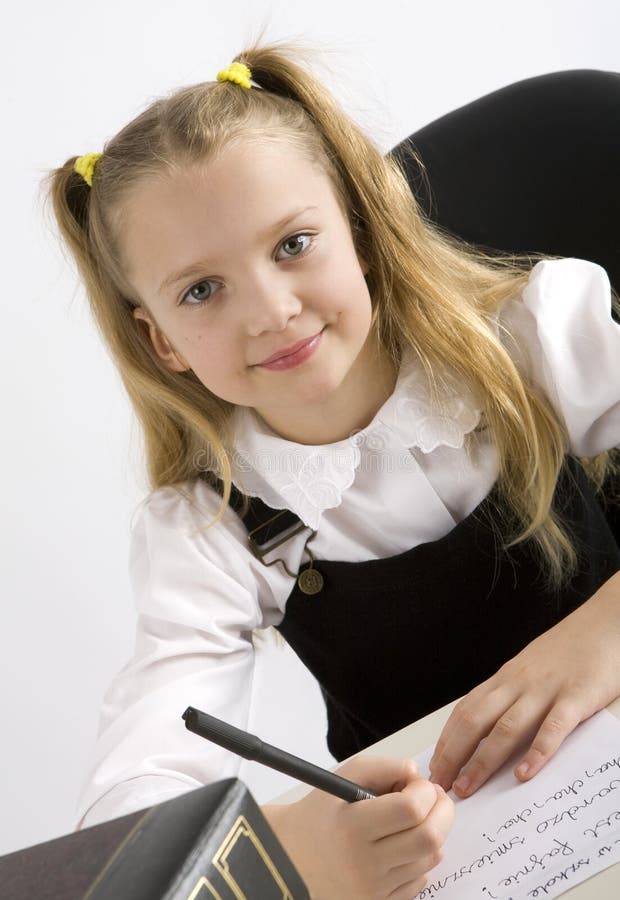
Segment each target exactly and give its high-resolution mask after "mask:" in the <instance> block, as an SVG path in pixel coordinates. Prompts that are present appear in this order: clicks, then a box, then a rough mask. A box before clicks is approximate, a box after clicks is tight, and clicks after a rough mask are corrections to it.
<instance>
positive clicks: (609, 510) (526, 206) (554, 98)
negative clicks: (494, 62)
mask: <svg viewBox="0 0 620 900" xmlns="http://www.w3.org/2000/svg"><path fill="white" fill-rule="evenodd" d="M409 147H413V149H414V150H415V151H416V153H417V155H418V156H419V158H420V159H421V160H422V163H423V165H424V167H425V170H426V176H427V180H428V184H429V185H430V192H429V190H428V187H427V183H426V180H425V179H424V178H423V176H422V174H421V172H420V168H419V166H418V165H417V163H416V162H415V159H413V158H412V157H411V155H410V154H409V153H408V152H407V151H408V149H409ZM391 152H392V154H393V155H394V156H395V157H396V158H398V159H400V160H401V162H402V163H403V165H404V167H405V170H406V172H407V177H408V180H409V183H410V185H411V189H412V192H413V193H414V195H415V196H416V198H417V199H418V200H419V202H420V204H421V206H422V208H423V209H424V210H425V211H426V212H427V214H428V215H429V217H430V218H431V219H432V220H433V221H434V222H436V223H437V224H439V225H441V226H442V228H444V229H446V230H448V231H450V232H451V233H453V234H455V235H457V236H458V237H460V238H463V239H464V240H466V241H467V242H468V243H470V244H476V245H480V246H482V247H485V248H492V249H497V250H503V251H507V252H509V253H528V252H542V253H547V254H549V255H553V256H574V257H578V258H581V259H590V260H593V261H594V262H597V263H599V264H600V265H601V266H603V267H604V268H605V269H606V271H607V273H608V275H609V278H610V281H611V283H612V285H613V287H614V288H615V290H616V293H619V294H620V73H617V72H601V71H596V70H589V69H584V70H576V71H567V72H554V73H551V74H549V75H540V76H538V77H535V78H527V79H525V80H524V81H519V82H516V83H515V84H511V85H509V86H508V87H505V88H501V89H500V90H498V91H494V92H493V93H491V94H488V95H486V96H484V97H482V98H480V99H479V100H475V101H474V102H473V103H469V104H467V105H466V106H463V107H461V108H460V109H457V110H455V111H454V112H451V113H448V115H445V116H442V118H440V119H437V120H436V121H435V122H432V123H431V124H430V125H427V126H425V127H424V128H422V129H420V130H419V131H417V132H415V133H414V134H412V135H411V136H410V137H408V138H406V139H405V140H404V141H402V142H401V143H400V144H398V145H397V146H396V147H395V148H394V149H393V150H392V151H391ZM604 494H605V496H606V497H607V498H608V501H607V502H606V505H605V514H606V516H607V519H608V521H609V523H610V526H611V528H612V530H613V532H614V534H615V537H616V541H618V543H619V544H620V504H619V503H618V502H617V501H618V499H620V473H619V474H618V475H616V476H612V477H610V478H609V479H608V481H607V482H606V484H605V486H604Z"/></svg>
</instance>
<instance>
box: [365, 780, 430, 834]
mask: <svg viewBox="0 0 620 900" xmlns="http://www.w3.org/2000/svg"><path fill="white" fill-rule="evenodd" d="M436 802H437V791H436V787H435V785H434V784H431V782H430V781H427V780H426V779H425V778H417V779H416V780H415V781H413V782H411V784H409V785H407V787H406V788H405V789H404V790H402V791H399V792H396V793H392V794H384V795H383V796H381V797H377V798H376V799H375V800H361V801H359V802H357V803H355V804H354V807H355V809H353V808H352V807H350V815H355V817H356V819H357V825H358V827H359V828H361V829H363V830H364V834H365V836H366V838H367V839H368V840H369V841H381V840H382V839H383V838H385V837H388V836H391V835H394V834H398V833H399V832H401V831H409V830H410V829H412V828H417V826H418V825H421V824H422V823H423V822H424V821H425V819H426V818H427V816H428V815H429V813H430V811H431V810H432V808H433V806H434V805H435V803H436Z"/></svg>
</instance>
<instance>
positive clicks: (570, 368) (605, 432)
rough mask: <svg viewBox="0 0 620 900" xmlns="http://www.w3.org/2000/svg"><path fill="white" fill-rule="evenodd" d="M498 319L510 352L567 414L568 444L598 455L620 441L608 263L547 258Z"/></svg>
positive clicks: (618, 367)
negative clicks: (520, 294) (602, 266)
mask: <svg viewBox="0 0 620 900" xmlns="http://www.w3.org/2000/svg"><path fill="white" fill-rule="evenodd" d="M499 322H500V334H501V335H502V337H503V339H504V341H505V344H506V347H507V349H508V351H509V353H510V354H511V355H512V356H513V358H514V359H515V361H516V362H517V364H518V365H520V366H521V367H522V368H523V369H524V370H525V372H526V374H527V375H528V376H529V377H531V378H532V379H533V380H534V381H535V382H536V383H537V384H538V385H539V386H540V387H541V388H542V389H543V391H544V392H545V393H546V395H547V397H548V398H549V400H550V401H551V403H552V404H553V406H554V408H555V410H556V412H558V413H559V415H560V416H561V418H562V419H563V421H564V423H565V425H566V429H567V432H568V437H569V442H570V447H569V448H568V449H570V451H571V452H573V453H575V454H576V455H577V456H594V455H596V454H597V453H601V452H603V451H604V450H610V449H611V448H612V447H618V446H620V326H619V325H618V324H617V323H616V322H615V321H614V320H613V319H612V316H611V288H610V284H609V278H608V276H607V273H606V272H605V270H604V269H603V268H601V266H599V265H597V264H596V263H592V262H587V261H585V260H581V259H560V260H543V261H541V262H539V263H537V264H536V265H535V266H534V268H533V269H532V272H531V275H530V279H529V281H528V283H527V285H526V287H525V288H524V290H523V292H522V296H521V297H519V298H516V299H514V300H510V301H508V302H507V303H505V304H504V306H503V307H502V310H501V313H500V318H499Z"/></svg>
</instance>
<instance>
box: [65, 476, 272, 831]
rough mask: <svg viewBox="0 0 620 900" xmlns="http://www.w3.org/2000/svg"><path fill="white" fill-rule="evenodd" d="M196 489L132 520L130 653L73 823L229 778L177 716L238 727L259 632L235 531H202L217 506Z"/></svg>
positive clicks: (239, 532)
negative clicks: (191, 713) (204, 715)
mask: <svg viewBox="0 0 620 900" xmlns="http://www.w3.org/2000/svg"><path fill="white" fill-rule="evenodd" d="M202 490H203V493H202V496H201V497H199V498H198V502H196V500H197V498H196V496H195V495H194V497H193V498H192V497H190V498H188V497H184V496H182V494H181V493H180V492H179V490H178V489H177V488H172V487H171V488H164V489H162V490H160V491H157V492H155V493H154V494H152V495H151V496H150V497H149V498H147V500H146V501H144V502H143V504H142V505H141V507H139V508H138V511H137V514H136V516H135V517H134V525H133V528H132V535H131V545H130V575H131V580H132V586H133V591H134V596H135V601H136V604H137V611H138V623H137V634H136V643H135V651H134V655H133V659H132V660H131V662H129V664H128V665H127V666H125V668H124V669H123V670H122V671H121V672H120V673H119V674H118V675H117V676H116V678H115V679H114V681H113V683H112V685H111V686H110V688H109V690H108V691H107V694H106V696H105V699H104V705H103V709H102V715H101V722H100V733H99V738H98V741H97V745H96V748H95V759H94V765H93V768H92V771H91V772H90V775H89V777H88V780H87V783H86V786H85V788H84V791H83V793H82V796H81V799H80V804H79V827H82V826H86V825H92V824H95V823H96V822H99V821H103V820H105V819H109V818H113V817H115V816H119V815H123V814H125V813H128V812H132V811H134V810H137V809H141V808H144V807H147V806H150V805H152V804H154V803H159V802H161V801H163V800H166V799H169V798H170V797H172V796H174V795H176V794H179V793H182V792H183V791H186V790H190V789H192V788H196V787H199V786H200V785H203V784H206V783H208V782H209V781H213V780H214V779H218V778H226V777H229V776H231V775H235V774H237V770H238V767H239V761H238V760H237V758H236V757H234V756H233V755H232V754H229V753H226V752H225V751H223V750H221V749H220V748H219V747H216V746H215V745H212V744H210V743H209V742H207V741H204V740H202V739H201V738H199V737H197V736H196V735H194V734H192V733H190V732H188V731H187V730H186V729H185V726H184V723H183V721H182V718H181V715H182V713H183V711H184V709H185V708H186V707H187V706H190V705H191V706H196V707H198V708H199V709H204V710H206V711H208V712H210V713H211V714H213V715H216V716H220V717H221V718H224V719H226V720H227V721H229V722H231V723H233V724H236V725H237V726H239V727H241V728H244V727H247V719H248V714H249V708H250V700H251V693H252V682H253V672H254V651H253V644H252V630H253V629H254V628H258V627H262V626H263V625H264V624H265V616H264V612H263V610H261V607H260V604H259V600H258V596H257V593H258V590H259V586H258V582H257V579H256V577H255V575H254V574H253V572H252V568H251V565H250V564H249V560H248V558H247V557H248V556H250V554H249V551H248V550H247V549H246V543H247V542H246V540H245V529H244V526H243V524H242V522H241V521H240V519H239V518H238V516H237V515H236V514H235V513H233V512H232V511H231V510H230V509H227V510H226V512H225V514H224V518H223V520H222V522H220V523H218V524H217V525H215V526H213V527H211V528H207V527H206V526H207V525H208V524H209V522H210V521H211V520H212V519H213V516H214V513H215V512H216V511H217V509H218V507H219V498H215V494H214V492H212V491H211V490H210V489H209V488H207V486H204V488H203V489H202ZM209 494H211V495H212V496H211V497H209ZM266 624H273V623H272V622H267V623H266Z"/></svg>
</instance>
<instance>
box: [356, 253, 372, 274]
mask: <svg viewBox="0 0 620 900" xmlns="http://www.w3.org/2000/svg"><path fill="white" fill-rule="evenodd" d="M356 252H357V251H356ZM357 261H358V262H359V264H360V269H361V270H362V274H363V275H364V277H366V275H368V272H369V270H370V266H369V265H368V263H367V262H366V260H365V259H364V257H363V256H360V254H359V253H357Z"/></svg>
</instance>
